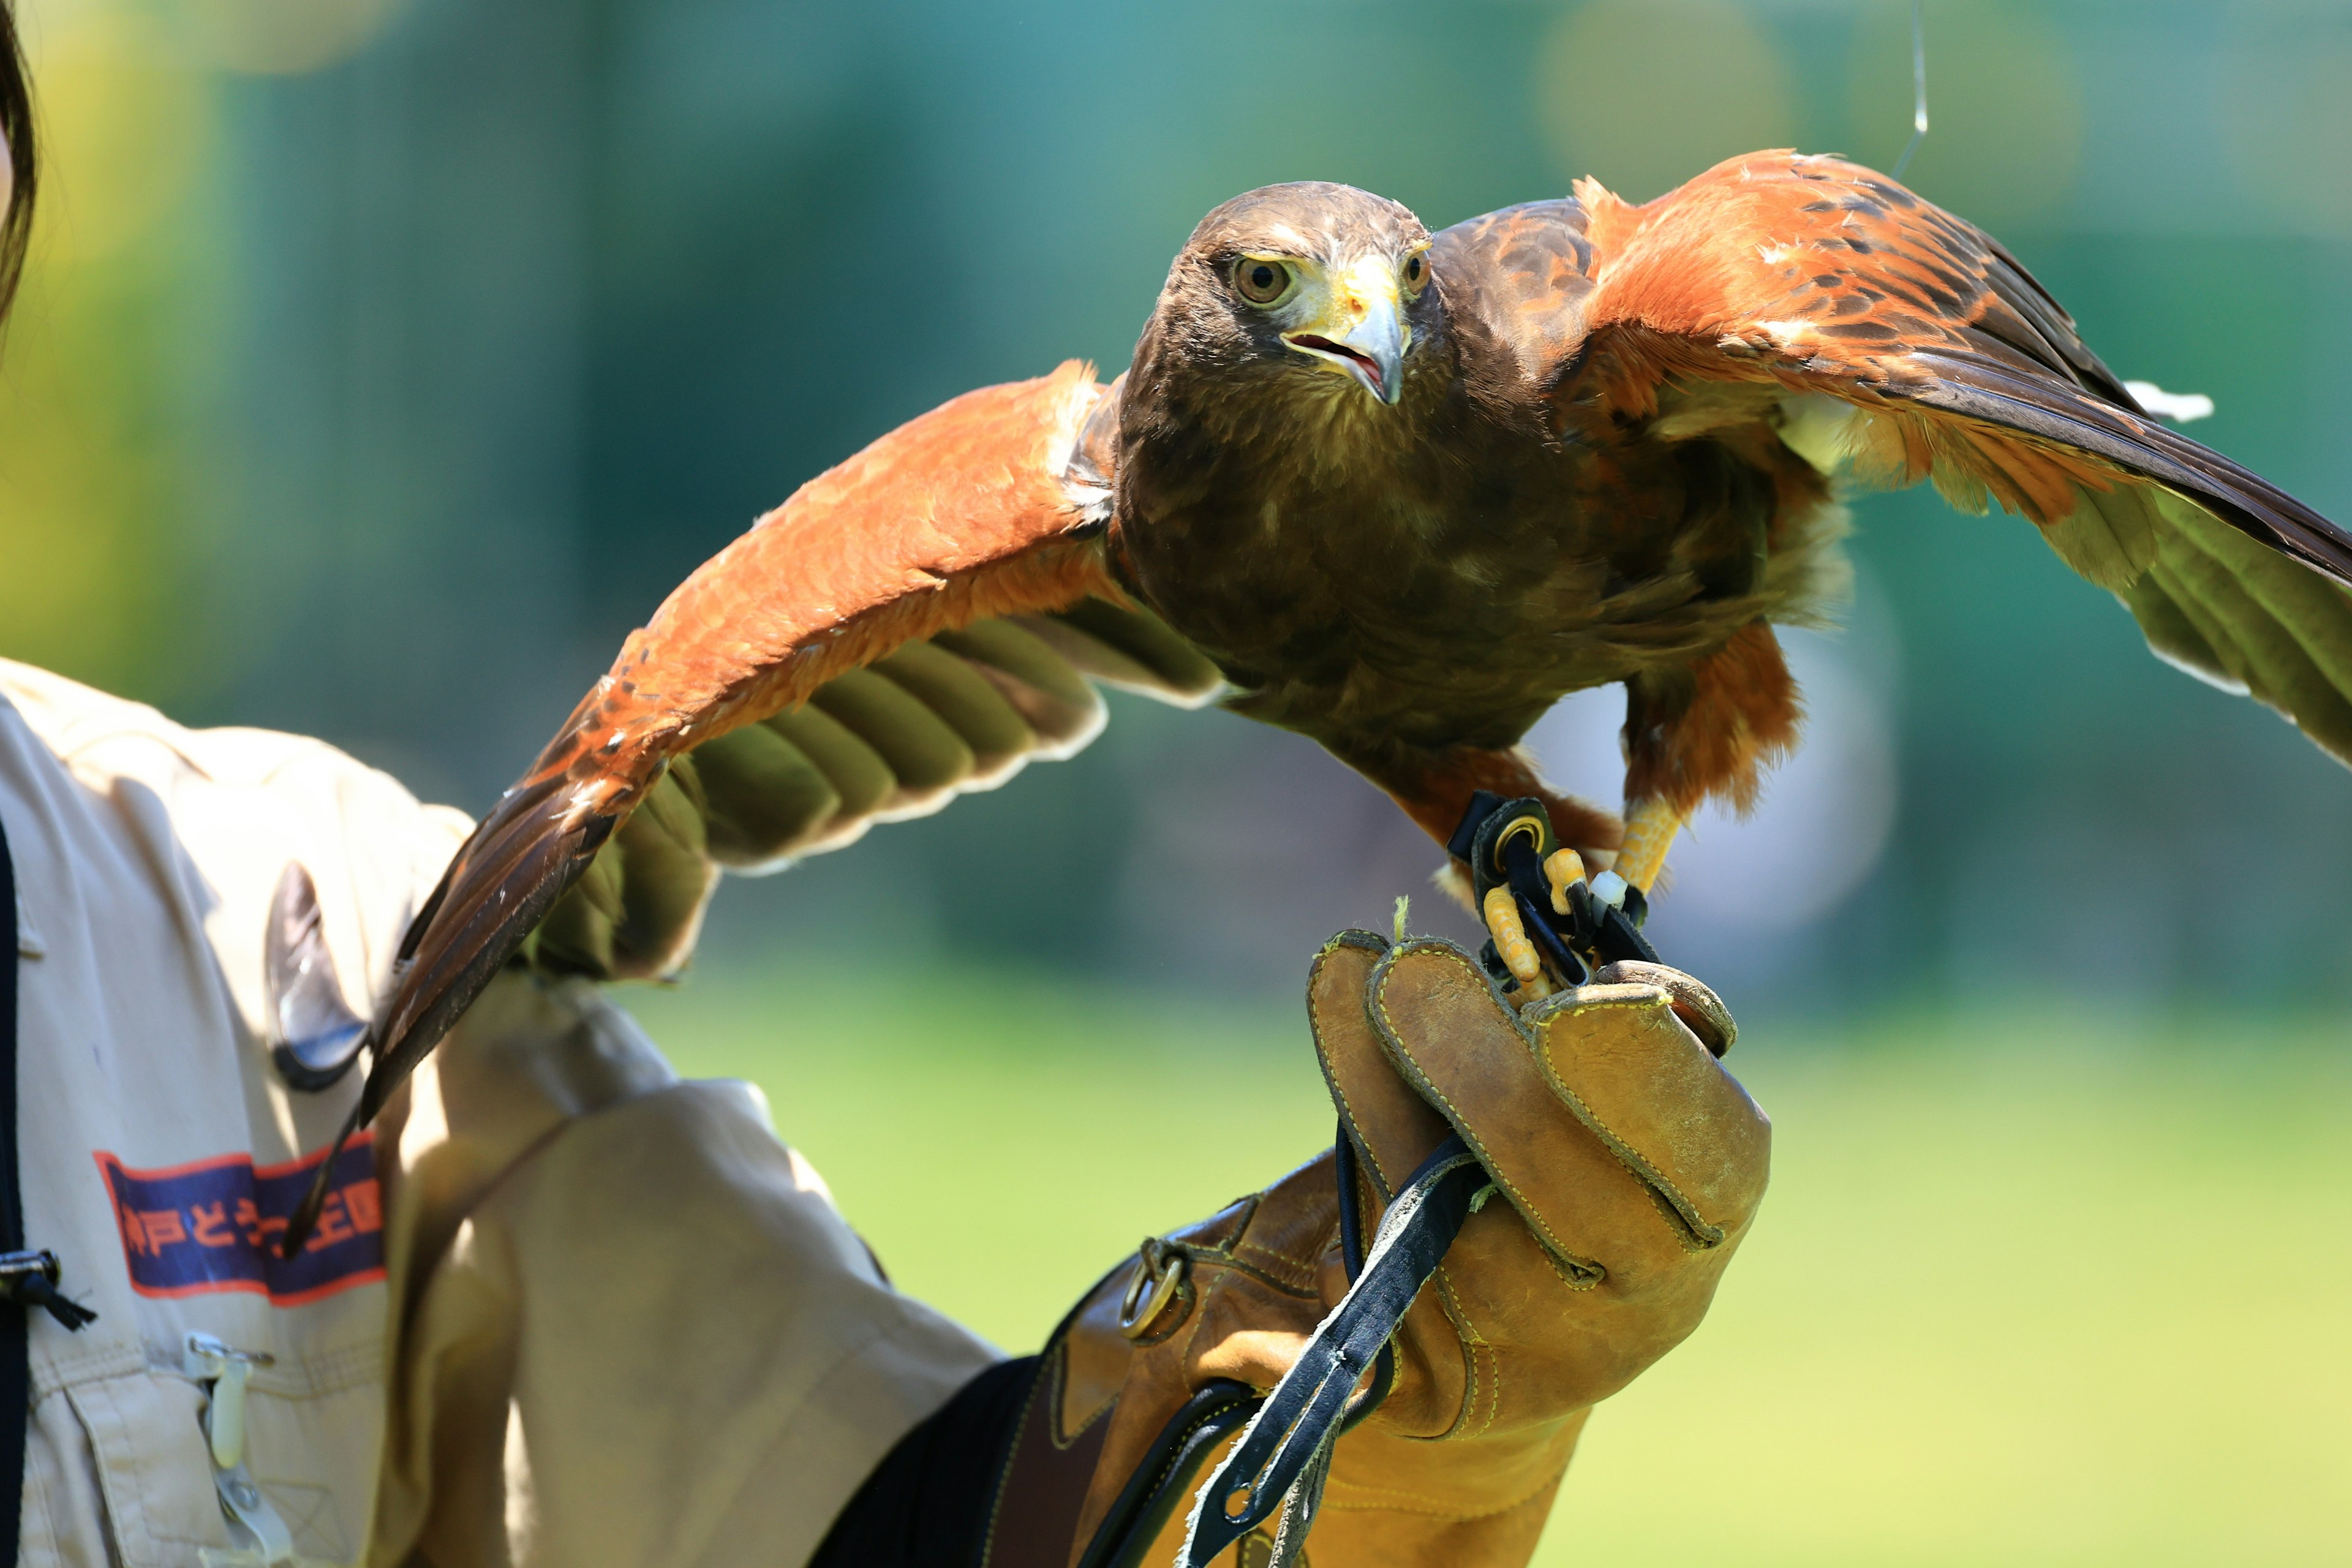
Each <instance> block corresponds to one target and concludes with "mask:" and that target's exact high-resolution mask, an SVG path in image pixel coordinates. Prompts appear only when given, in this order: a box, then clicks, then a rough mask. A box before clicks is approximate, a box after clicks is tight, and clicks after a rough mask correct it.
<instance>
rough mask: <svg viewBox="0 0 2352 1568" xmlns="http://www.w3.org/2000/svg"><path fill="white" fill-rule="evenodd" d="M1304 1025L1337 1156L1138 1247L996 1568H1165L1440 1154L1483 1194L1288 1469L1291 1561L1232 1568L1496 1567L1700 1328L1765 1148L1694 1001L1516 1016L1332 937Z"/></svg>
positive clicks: (1081, 1322)
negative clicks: (1457, 1146)
mask: <svg viewBox="0 0 2352 1568" xmlns="http://www.w3.org/2000/svg"><path fill="white" fill-rule="evenodd" d="M1307 998H1308V1008H1309V1012H1310V1015H1311V1017H1312V1021H1313V1025H1314V1034H1315V1044H1316V1050H1317V1054H1318V1057H1319V1058H1320V1059H1321V1062H1322V1067H1323V1071H1324V1076H1325V1078H1326V1079H1327V1080H1328V1083H1329V1085H1330V1089H1331V1097H1332V1100H1333V1101H1334V1103H1335V1104H1336V1105H1337V1107H1338V1109H1339V1122H1340V1128H1341V1135H1342V1139H1343V1142H1342V1144H1341V1145H1340V1146H1339V1148H1336V1149H1334V1150H1332V1151H1328V1152H1325V1153H1324V1154H1322V1155H1320V1156H1318V1158H1316V1159H1315V1160H1313V1161H1310V1162H1309V1163H1307V1164H1306V1165H1303V1166H1301V1167H1300V1168H1299V1169H1297V1170H1296V1171H1294V1172H1292V1173H1290V1174H1288V1175H1286V1176H1285V1177H1283V1178H1282V1179H1281V1180H1280V1181H1278V1182H1276V1183H1275V1184H1274V1185H1272V1186H1270V1187H1268V1188H1267V1189H1266V1190H1265V1191H1264V1192H1262V1193H1259V1194H1255V1195H1254V1196H1251V1197H1247V1198H1244V1199H1242V1200H1240V1201H1239V1202H1237V1203H1235V1204H1234V1205H1230V1206H1229V1207H1227V1208H1225V1209H1223V1210H1222V1211H1220V1212H1219V1213H1217V1214H1215V1215H1211V1216H1210V1217H1209V1218H1207V1219H1205V1220H1202V1222H1200V1223H1199V1224H1197V1225H1194V1226H1188V1227H1186V1228H1184V1229H1182V1230H1179V1231H1177V1232H1175V1233H1173V1234H1172V1235H1170V1236H1167V1237H1153V1238H1151V1239H1150V1240H1148V1241H1146V1242H1145V1243H1144V1244H1143V1247H1142V1248H1141V1251H1140V1254H1139V1257H1138V1258H1137V1259H1136V1260H1135V1261H1134V1262H1133V1263H1132V1264H1131V1265H1127V1266H1122V1267H1121V1268H1118V1269H1116V1270H1114V1271H1113V1272H1112V1273H1111V1274H1110V1275H1108V1276H1107V1277H1106V1278H1105V1279H1103V1280H1102V1282H1101V1283H1100V1284H1098V1285H1097V1286H1096V1288H1095V1289H1093V1290H1092V1291H1091V1292H1089V1293H1088V1294H1087V1297H1086V1298H1085V1300H1082V1301H1081V1302H1080V1303H1079V1305H1078V1306H1077V1308H1076V1310H1074V1311H1073V1312H1072V1313H1071V1315H1070V1317H1069V1318H1068V1319H1067V1320H1066V1321H1065V1322H1064V1324H1063V1325H1062V1327H1061V1328H1060V1329H1059V1330H1058V1331H1056V1333H1055V1336H1054V1338H1053V1340H1052V1342H1050V1343H1049V1344H1048V1346H1047V1348H1046V1350H1045V1354H1044V1357H1043V1358H1042V1361H1041V1363H1040V1365H1039V1370H1038V1373H1037V1376H1036V1378H1035V1380H1034V1384H1033V1388H1032V1392H1031V1394H1030V1395H1029V1401H1028V1405H1027V1407H1026V1409H1025V1410H1024V1413H1023V1415H1022V1417H1021V1420H1020V1422H1019V1425H1018V1426H1017V1428H1016V1431H1015V1434H1014V1436H1013V1442H1012V1444H1011V1445H1010V1448H1009V1453H1008V1458H1007V1461H1006V1466H1005V1470H1004V1474H1003V1479H1002V1480H1001V1481H1000V1483H999V1486H998V1492H997V1496H996V1499H995V1502H994V1507H993V1509H992V1519H991V1524H990V1537H989V1541H988V1544H987V1549H986V1553H985V1556H984V1559H983V1560H984V1561H986V1562H988V1563H991V1564H992V1565H995V1568H1029V1565H1030V1564H1039V1565H1044V1564H1051V1565H1053V1568H1114V1565H1117V1564H1130V1563H1150V1564H1163V1563H1171V1562H1177V1561H1180V1560H1181V1559H1180V1555H1179V1553H1180V1552H1181V1549H1182V1546H1183V1543H1184V1541H1185V1536H1186V1532H1187V1523H1188V1515H1190V1514H1191V1513H1192V1510H1193V1509H1194V1506H1195V1493H1196V1491H1198V1490H1199V1489H1201V1487H1202V1476H1204V1475H1208V1474H1210V1473H1211V1472H1212V1468H1213V1463H1214V1460H1215V1458H1216V1455H1217V1452H1218V1450H1220V1449H1225V1448H1228V1447H1230V1444H1231V1440H1232V1438H1233V1436H1234V1433H1235V1431H1236V1429H1237V1428H1239V1427H1240V1426H1242V1424H1243V1423H1244V1421H1245V1420H1247V1419H1248V1417H1249V1415H1250V1414H1251V1413H1252V1411H1253V1410H1255V1408H1256V1407H1257V1405H1258V1404H1259V1403H1260V1401H1261V1400H1262V1399H1263V1397H1264V1396H1265V1394H1266V1392H1267V1391H1268V1390H1270V1389H1272V1388H1274V1387H1275V1386H1276V1384H1279V1383H1281V1381H1282V1380H1283V1378H1284V1376H1285V1374H1286V1373H1288V1372H1289V1371H1290V1370H1291V1368H1292V1366H1293V1365H1294V1364H1295V1363H1297V1361H1298V1359H1299V1357H1300V1355H1301V1352H1302V1351H1303V1350H1304V1348H1305V1347H1306V1346H1307V1342H1308V1340H1309V1338H1310V1336H1312V1335H1313V1334H1314V1333H1315V1331H1316V1328H1317V1325H1318V1323H1320V1322H1322V1321H1324V1320H1325V1318H1326V1317H1327V1316H1328V1314H1330V1313H1331V1311H1332V1310H1333V1309H1334V1307H1335V1306H1336V1305H1337V1304H1338V1303H1339V1302H1340V1300H1342V1298H1343V1297H1345V1296H1346V1295H1347V1294H1348V1291H1349V1279H1350V1274H1351V1264H1352V1263H1354V1261H1355V1258H1356V1256H1357V1254H1358V1253H1359V1251H1360V1238H1361V1237H1369V1236H1370V1235H1371V1234H1372V1231H1373V1228H1374V1227H1375V1226H1378V1225H1379V1223H1380V1221H1381V1218H1382V1217H1383V1215H1385V1214H1386V1212H1387V1210H1388V1208H1389V1207H1390V1205H1391V1203H1392V1202H1394V1201H1395V1200H1396V1199H1397V1197H1398V1195H1399V1194H1400V1191H1401V1190H1402V1187H1403V1185H1404V1184H1405V1183H1406V1182H1407V1181H1408V1179H1409V1178H1410V1176H1411V1174H1412V1173H1414V1172H1415V1171H1416V1170H1417V1169H1418V1168H1419V1167H1421V1166H1422V1165H1423V1163H1424V1162H1426V1161H1427V1160H1428V1159H1429V1157H1430V1156H1431V1154H1432V1153H1433V1152H1437V1151H1439V1150H1440V1149H1441V1148H1442V1147H1444V1146H1445V1145H1447V1144H1448V1143H1449V1141H1451V1140H1454V1139H1456V1138H1458V1139H1459V1140H1460V1141H1461V1143H1462V1144H1463V1145H1465V1146H1466V1147H1467V1149H1468V1150H1469V1151H1470V1152H1471V1153H1473V1154H1474V1155H1475V1158H1476V1160H1477V1162H1478V1163H1479V1164H1480V1165H1481V1166H1482V1167H1483V1168H1484V1173H1485V1176H1486V1183H1490V1184H1491V1188H1492V1190H1491V1192H1489V1193H1488V1194H1485V1201H1483V1202H1482V1203H1480V1204H1479V1205H1478V1206H1477V1207H1476V1208H1475V1212H1473V1213H1471V1214H1470V1215H1468V1216H1467V1218H1466V1220H1465V1222H1464V1223H1463V1225H1462V1227H1461V1230H1460V1233H1459V1235H1458V1236H1457V1237H1455V1238H1454V1242H1453V1245H1452V1247H1451V1248H1450V1250H1448V1251H1446V1253H1445V1254H1444V1260H1443V1262H1442V1263H1441V1264H1440V1265H1439V1266H1438V1268H1436V1271H1435V1273H1434V1274H1433V1276H1431V1278H1430V1279H1429V1282H1428V1284H1427V1285H1426V1286H1425V1287H1423V1289H1421V1291H1420V1293H1419V1294H1418V1296H1416V1297H1415V1298H1414V1299H1413V1300H1412V1305H1411V1307H1410V1308H1409V1309H1408V1310H1406V1311H1405V1312H1404V1314H1403V1318H1402V1323H1401V1325H1400V1326H1399V1328H1398V1331H1397V1332H1396V1334H1395V1336H1394V1339H1393V1341H1392V1342H1391V1352H1390V1353H1389V1354H1387V1355H1384V1356H1383V1357H1382V1358H1381V1364H1380V1365H1379V1366H1376V1367H1374V1368H1371V1369H1370V1371H1369V1373H1367V1374H1366V1375H1365V1376H1364V1378H1363V1380H1362V1386H1361V1387H1360V1390H1359V1392H1358V1393H1357V1394H1356V1396H1355V1405H1354V1406H1353V1409H1352V1411H1351V1414H1350V1416H1349V1421H1348V1423H1345V1424H1343V1426H1342V1427H1341V1429H1340V1436H1339V1437H1338V1439H1337V1441H1336V1442H1335V1443H1334V1444H1333V1445H1332V1447H1330V1449H1329V1452H1328V1456H1324V1457H1322V1458H1320V1459H1319V1460H1318V1464H1317V1465H1316V1467H1315V1468H1316V1469H1317V1471H1318V1473H1320V1472H1324V1471H1326V1470H1328V1474H1326V1475H1324V1476H1323V1478H1322V1492H1321V1506H1320V1510H1319V1512H1316V1513H1314V1514H1313V1523H1312V1527H1311V1528H1312V1534H1311V1535H1310V1536H1309V1537H1308V1538H1307V1542H1306V1543H1305V1550H1304V1552H1303V1553H1301V1554H1298V1555H1291V1554H1293V1553H1297V1552H1298V1551H1299V1543H1298V1542H1297V1540H1295V1539H1293V1540H1289V1541H1286V1542H1282V1544H1281V1546H1280V1548H1279V1549H1277V1547H1276V1527H1275V1526H1274V1525H1273V1524H1272V1523H1270V1522H1269V1523H1267V1524H1265V1525H1261V1526H1259V1527H1258V1528H1257V1529H1256V1530H1255V1531H1253V1532H1252V1533H1251V1534H1250V1535H1248V1536H1247V1537H1245V1538H1244V1539H1243V1540H1242V1542H1241V1543H1240V1557H1239V1561H1240V1562H1241V1563H1245V1564H1264V1563H1268V1562H1270V1561H1276V1560H1278V1559H1277V1556H1276V1553H1277V1550H1279V1552H1281V1554H1282V1555H1283V1556H1284V1557H1286V1558H1287V1559H1288V1560H1289V1561H1293V1562H1298V1561H1311V1562H1313V1563H1318V1564H1321V1565H1322V1568H1333V1565H1346V1568H1358V1565H1370V1564H1378V1565H1381V1568H1419V1565H1422V1564H1427V1565H1430V1568H1436V1565H1438V1564H1444V1565H1446V1568H1488V1565H1501V1564H1517V1563H1525V1562H1526V1561H1527V1560H1528V1557H1529V1555H1530V1554H1531V1553H1532V1552H1533V1551H1534V1549H1535V1545H1536V1542H1537V1539H1538V1536H1539V1535H1540V1534H1541V1532H1542V1529H1543V1524H1544V1521H1545V1518H1546V1516H1547V1515H1548V1514H1549V1511H1550V1508H1551V1502H1552V1499H1553V1497H1554V1495H1555V1494H1556V1493H1557V1491H1558V1489H1559V1482H1560V1478H1561V1476H1562V1474H1563V1473H1564V1472H1565V1470H1566V1468H1567V1466H1568V1461H1569V1457H1570V1453H1571V1452H1572V1450H1573V1449H1574V1447H1575V1444H1576V1439H1577V1436H1578V1434H1579V1432H1580V1431H1581V1429H1582V1427H1583V1425H1584V1420H1585V1417H1586V1415H1588V1414H1589V1413H1590V1412H1591V1407H1592V1405H1594V1404H1596V1403H1597V1402H1598V1401H1600V1400H1601V1399H1604V1398H1606V1397H1608V1396H1609V1395H1610V1394H1614V1393H1615V1392H1616V1391H1617V1390H1619V1389H1621V1388H1622V1387H1624V1386H1625V1384H1628V1383H1629V1382H1631V1381H1632V1380H1633V1378H1634V1376H1635V1375H1637V1374H1638V1373H1641V1372H1642V1371H1643V1368H1645V1367H1647V1366H1649V1365H1650V1364H1651V1363H1654V1362H1655V1361H1656V1360H1657V1359H1658V1358H1659V1357H1660V1356H1662V1355H1664V1353H1665V1352H1667V1351H1668V1350H1671V1349H1672V1348H1673V1347H1674V1346H1675V1344H1676V1343H1678V1342H1680V1341H1681V1340H1682V1339H1683V1338H1684V1337H1685V1335H1687V1334H1688V1333H1689V1332H1690V1331H1692V1330H1693V1329H1694V1328H1696V1326H1697V1324H1698V1321H1699V1319H1700V1318H1701V1317H1702V1316H1704V1315H1705V1313H1706V1307H1707V1303H1708V1301H1709V1300H1711V1299H1712V1298H1713V1296H1714V1293H1715V1287H1716V1282H1717V1279H1720V1278H1721V1276H1722V1272H1723V1268H1724V1265H1725V1264H1726V1263H1727V1261H1728V1260H1729V1258H1730V1256H1731V1253H1732V1251H1733V1249H1734V1248H1735V1247H1738V1242H1739V1239H1740V1237H1742V1236H1743V1235H1744V1234H1745V1233H1746V1231H1747V1228H1748V1223H1749V1221H1750V1220H1751V1219H1752V1218H1753V1216H1754V1215H1755V1211H1756V1206H1757V1204H1758V1202H1759V1200H1760V1199H1761V1197H1762V1196H1763V1192H1764V1184H1765V1177H1766V1168H1767V1164H1768V1151H1769V1124H1768V1123H1767V1121H1766V1120H1765V1118H1764V1115H1763V1113H1762V1112H1761V1111H1760V1110H1758V1109H1757V1107H1756V1105H1755V1103H1754V1102H1753V1101H1751V1100H1749V1099H1748V1096H1747V1094H1746V1092H1745V1091H1744V1090H1742V1089H1741V1088H1740V1087H1739V1085H1738V1082H1737V1081H1736V1080H1735V1079H1732V1078H1731V1077H1730V1076H1729V1075H1728V1074H1727V1073H1726V1072H1725V1071H1724V1070H1723V1068H1721V1067H1720V1066H1719V1065H1718V1063H1717V1055H1719V1054H1720V1052H1721V1051H1722V1050H1723V1049H1724V1048H1726V1047H1727V1046H1728V1045H1729V1044H1730V1041H1731V1039H1732V1037H1733V1033H1734V1030H1733V1026H1732V1022H1731V1019H1730V1017H1729V1016H1728V1015H1727V1013H1726V1012H1725V1011H1724V1008H1723V1005H1722V1004H1721V1003H1720V1002H1719V1001H1717V999H1716V997H1715V995H1714V994H1713V993H1712V992H1710V991H1708V990H1707V988H1706V986H1704V985H1702V984H1699V983H1698V982H1696V980H1693V979H1691V978H1690V977H1689V976H1688V975H1685V974H1683V973H1680V972H1678V971H1675V970H1672V969H1668V968H1665V967H1664V966H1663V965H1654V964H1640V963H1621V964H1615V965H1611V966H1609V967H1607V968H1604V969H1603V970H1601V972H1600V973H1599V974H1597V975H1596V976H1595V978H1594V980H1593V981H1592V983H1591V984H1585V985H1582V986H1578V987H1574V988H1571V989H1570V990H1566V991H1563V992H1561V993H1560V994H1557V995H1554V996H1551V997H1549V998H1547V999H1545V1000H1543V1001H1541V1002H1538V1003H1536V1004H1534V1005H1530V1006H1528V1008H1527V1009H1526V1010H1525V1011H1524V1012H1518V1011H1514V1010H1513V1008H1512V1007H1511V1006H1510V1005H1508V1004H1507V1002H1506V1001H1505V1000H1504V999H1503V998H1502V996H1501V995H1500V994H1498V993H1497V991H1496V987H1495V984H1494V983H1493V982H1492V981H1491V980H1490V979H1489V978H1488V976H1487V975H1486V973H1484V972H1483V971H1482V969H1481V968H1480V966H1479V965H1478V963H1476V962H1475V960H1473V959H1472V958H1471V957H1470V955H1469V954H1467V953H1465V952H1463V951H1462V950H1461V949H1459V948H1457V947H1454V945H1452V944H1451V943H1448V942H1435V941H1413V942H1404V943H1402V944H1399V945H1394V946H1391V944H1390V943H1389V942H1386V941H1384V940H1382V939H1381V938H1379V937H1375V936H1371V935H1369V934H1367V933H1365V932H1361V931H1349V932H1345V933H1342V934H1341V935H1339V936H1338V937H1336V938H1334V939H1333V940H1332V941H1331V942H1330V943H1329V944H1328V945H1327V946H1326V947H1325V948H1324V950H1323V952H1322V953H1321V954H1320V955H1319V956H1318V958H1317V960H1316V963H1315V965H1314V969H1313V972H1312V973H1311V975H1310V978H1309V981H1308V986H1307ZM1486 1183H1482V1184H1481V1185H1485V1184H1486ZM1224 1484H1225V1483H1223V1482H1222V1481H1220V1482H1219V1483H1218V1485H1219V1486H1223V1485H1224ZM1236 1501H1237V1499H1236V1498H1234V1497H1231V1496H1219V1495H1204V1496H1202V1497H1201V1498H1200V1499H1199V1504H1198V1506H1199V1509H1200V1510H1201V1512H1202V1515H1203V1516H1206V1515H1208V1513H1209V1511H1210V1510H1217V1509H1221V1508H1222V1509H1226V1510H1229V1511H1230V1510H1232V1509H1233V1508H1234V1506H1235V1503H1236ZM1218 1560H1219V1561H1223V1560H1224V1559H1223V1558H1222V1557H1221V1558H1220V1559H1218Z"/></svg>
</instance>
